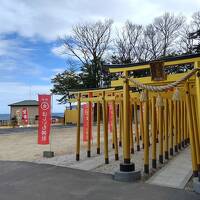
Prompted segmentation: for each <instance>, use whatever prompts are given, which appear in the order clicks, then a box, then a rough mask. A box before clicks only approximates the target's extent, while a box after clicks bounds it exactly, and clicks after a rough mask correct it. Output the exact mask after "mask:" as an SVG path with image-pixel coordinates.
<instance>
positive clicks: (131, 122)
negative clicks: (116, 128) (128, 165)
mask: <svg viewBox="0 0 200 200" xmlns="http://www.w3.org/2000/svg"><path fill="white" fill-rule="evenodd" d="M130 147H131V153H132V154H134V141H133V105H132V104H131V103H130Z"/></svg>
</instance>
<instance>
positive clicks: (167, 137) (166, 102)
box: [164, 99, 169, 160]
mask: <svg viewBox="0 0 200 200" xmlns="http://www.w3.org/2000/svg"><path fill="white" fill-rule="evenodd" d="M164 104H165V105H164V106H165V117H164V119H165V143H164V151H165V159H167V160H168V159H169V153H168V152H169V145H168V141H169V131H168V130H169V127H168V126H169V123H168V119H169V118H168V113H169V108H168V99H165V101H164Z"/></svg>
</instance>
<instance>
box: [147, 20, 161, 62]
mask: <svg viewBox="0 0 200 200" xmlns="http://www.w3.org/2000/svg"><path fill="white" fill-rule="evenodd" d="M145 36H146V37H145V38H146V43H147V45H146V46H147V48H148V49H147V51H148V52H149V60H152V59H157V58H159V57H160V56H161V54H162V50H163V49H162V40H161V38H162V36H161V33H160V32H159V31H157V30H156V28H155V27H154V25H153V24H149V25H147V26H146V29H145Z"/></svg>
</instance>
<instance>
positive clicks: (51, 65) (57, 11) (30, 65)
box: [0, 0, 200, 113]
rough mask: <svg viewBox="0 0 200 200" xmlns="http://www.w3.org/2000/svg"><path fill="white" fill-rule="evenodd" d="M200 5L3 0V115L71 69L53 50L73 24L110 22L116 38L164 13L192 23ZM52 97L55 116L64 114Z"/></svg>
mask: <svg viewBox="0 0 200 200" xmlns="http://www.w3.org/2000/svg"><path fill="white" fill-rule="evenodd" d="M199 10H200V1H199V0H190V1H188V0H176V1H174V0H163V1H158V0H109V1H107V0H101V1H99V0H81V1H80V0H73V1H71V0H59V1H55V0H34V1H33V0H0V24H1V26H0V113H9V108H8V106H7V105H8V104H10V103H13V102H17V101H21V100H24V99H37V94H38V93H49V91H50V89H51V87H52V85H51V78H52V77H54V76H55V75H56V73H58V72H62V71H64V70H65V69H66V68H67V66H66V62H65V59H66V58H63V57H61V56H60V55H58V53H57V52H56V51H55V49H57V48H58V49H59V47H60V44H59V43H58V40H57V38H58V37H60V36H61V37H62V36H63V35H70V33H71V28H72V26H73V25H74V24H77V23H81V22H88V21H96V20H103V19H105V18H111V19H113V20H114V25H113V34H114V33H115V30H116V28H119V27H121V26H122V25H123V24H124V22H125V21H126V20H127V19H129V20H131V21H133V22H134V23H140V24H147V23H150V22H151V21H152V20H153V18H154V17H156V16H159V15H162V14H163V13H164V12H166V11H168V12H173V13H175V14H176V15H179V14H182V15H184V16H186V17H187V18H190V17H191V15H192V13H194V12H196V11H199ZM56 98H58V97H55V98H54V103H53V108H54V110H53V111H54V112H63V110H64V106H63V105H61V106H60V105H58V104H57V102H56Z"/></svg>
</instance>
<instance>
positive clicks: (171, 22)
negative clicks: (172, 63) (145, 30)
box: [153, 13, 185, 56]
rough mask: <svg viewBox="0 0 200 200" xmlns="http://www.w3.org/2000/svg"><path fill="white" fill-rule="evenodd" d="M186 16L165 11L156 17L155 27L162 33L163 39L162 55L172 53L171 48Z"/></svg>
mask: <svg viewBox="0 0 200 200" xmlns="http://www.w3.org/2000/svg"><path fill="white" fill-rule="evenodd" d="M184 21H185V20H184V17H182V16H174V15H173V14H170V13H165V14H164V15H162V16H160V17H156V18H155V19H154V23H153V25H154V27H155V29H156V31H158V32H159V33H160V36H161V38H160V39H161V41H162V49H163V50H162V56H166V55H167V54H170V53H171V49H170V48H173V45H174V43H175V41H176V38H177V37H178V35H179V30H180V28H181V27H182V26H183V24H184Z"/></svg>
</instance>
